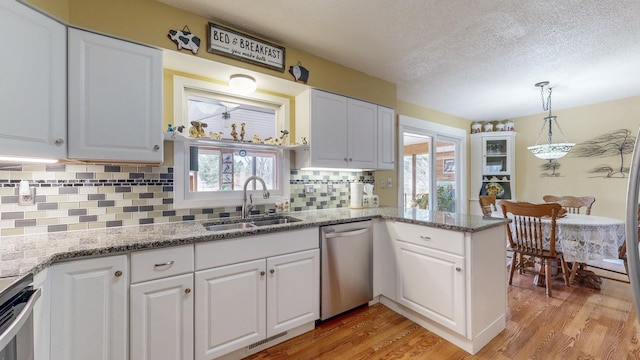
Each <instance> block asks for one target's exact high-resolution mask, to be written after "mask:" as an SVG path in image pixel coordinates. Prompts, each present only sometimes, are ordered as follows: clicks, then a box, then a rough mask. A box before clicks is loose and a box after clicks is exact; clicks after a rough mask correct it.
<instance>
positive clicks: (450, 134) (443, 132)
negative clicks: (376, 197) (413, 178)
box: [398, 115, 469, 213]
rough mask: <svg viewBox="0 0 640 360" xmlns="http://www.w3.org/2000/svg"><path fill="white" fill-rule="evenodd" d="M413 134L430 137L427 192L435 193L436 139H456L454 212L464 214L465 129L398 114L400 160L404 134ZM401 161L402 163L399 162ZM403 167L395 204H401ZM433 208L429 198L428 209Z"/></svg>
mask: <svg viewBox="0 0 640 360" xmlns="http://www.w3.org/2000/svg"><path fill="white" fill-rule="evenodd" d="M405 132H408V133H412V134H417V135H424V136H429V137H431V139H432V141H431V147H432V148H431V150H430V154H431V155H430V156H432V158H431V161H430V162H429V163H430V172H431V173H430V174H429V176H430V179H431V181H430V182H429V186H430V188H431V189H430V191H429V193H430V194H433V195H431V196H435V194H436V187H437V184H436V181H435V178H436V166H435V164H436V163H435V160H436V159H435V154H436V149H435V146H436V145H435V144H436V140H437V139H443V140H448V141H455V143H456V149H455V154H456V162H455V177H456V184H457V186H456V198H457V199H456V212H457V213H466V212H467V203H468V201H469V199H468V196H467V175H466V174H467V171H466V169H467V131H466V130H464V129H458V128H455V127H452V126H447V125H442V124H438V123H433V122H430V121H426V120H421V119H416V118H412V117H409V116H405V115H399V116H398V156H399V158H400V159H402V156H403V154H404V139H403V137H404V133H405ZM401 163H402V162H401ZM402 169H403V168H402V166H399V167H398V206H402V204H403V203H404V194H403V192H404V191H403V190H404V185H403V184H404V171H403V170H402ZM434 209H435V202H434V201H432V199H429V210H434Z"/></svg>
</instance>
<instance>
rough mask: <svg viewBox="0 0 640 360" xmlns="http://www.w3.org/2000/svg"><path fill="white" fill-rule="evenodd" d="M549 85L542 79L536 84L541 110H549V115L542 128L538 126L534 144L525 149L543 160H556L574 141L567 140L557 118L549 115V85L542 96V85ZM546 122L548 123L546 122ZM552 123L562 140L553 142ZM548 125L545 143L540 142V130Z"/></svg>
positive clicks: (573, 144)
mask: <svg viewBox="0 0 640 360" xmlns="http://www.w3.org/2000/svg"><path fill="white" fill-rule="evenodd" d="M547 85H549V82H548V81H542V82H539V83H537V84H536V87H539V88H540V95H541V97H542V110H545V111H547V110H548V111H549V115H548V116H547V117H545V118H544V123H543V124H542V128H540V133H539V134H538V140H536V144H535V145H534V146H529V147H527V149H529V151H531V153H533V155H535V156H536V157H537V158H539V159H543V160H549V161H551V160H556V159H559V158H561V157H563V156H565V155H567V153H568V152H569V150H571V148H572V147H573V146H575V143H570V142H567V138H566V137H565V136H564V132H562V129H561V128H560V124H558V120H557V117H556V116H552V115H551V88H550V87H549V88H548V90H547V93H548V95H547V98H546V99H545V96H544V87H545V86H547ZM547 123H548V124H547ZM553 123H555V124H556V127H557V128H558V131H560V135H562V138H563V141H564V142H560V143H554V142H553V132H552V130H551V126H552V125H553ZM547 127H548V132H547V143H546V144H545V143H544V142H543V143H541V141H540V140H541V139H542V132H543V130H544V129H545V128H547Z"/></svg>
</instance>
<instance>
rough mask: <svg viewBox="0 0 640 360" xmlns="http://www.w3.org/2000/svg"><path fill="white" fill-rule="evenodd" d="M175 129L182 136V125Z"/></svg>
mask: <svg viewBox="0 0 640 360" xmlns="http://www.w3.org/2000/svg"><path fill="white" fill-rule="evenodd" d="M175 129H176V130H178V132H179V133H181V134H182V132H183V131H184V125H180V126H178V127H177V128H175Z"/></svg>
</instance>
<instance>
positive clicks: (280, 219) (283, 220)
mask: <svg viewBox="0 0 640 360" xmlns="http://www.w3.org/2000/svg"><path fill="white" fill-rule="evenodd" d="M298 221H302V220H301V219H298V218H294V217H292V216H276V217H272V218H267V219H261V220H254V221H252V222H251V223H252V224H253V225H255V226H267V225H278V224H289V223H293V222H298Z"/></svg>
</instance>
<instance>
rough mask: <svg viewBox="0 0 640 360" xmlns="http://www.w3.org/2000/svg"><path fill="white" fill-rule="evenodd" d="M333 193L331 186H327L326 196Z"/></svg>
mask: <svg viewBox="0 0 640 360" xmlns="http://www.w3.org/2000/svg"><path fill="white" fill-rule="evenodd" d="M332 192H333V185H332V184H327V194H331V193H332Z"/></svg>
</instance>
